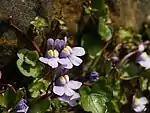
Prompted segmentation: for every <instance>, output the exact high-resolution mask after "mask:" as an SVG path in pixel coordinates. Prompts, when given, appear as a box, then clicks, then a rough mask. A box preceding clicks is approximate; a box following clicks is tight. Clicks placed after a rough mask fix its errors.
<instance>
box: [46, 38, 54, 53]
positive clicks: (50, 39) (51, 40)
mask: <svg viewBox="0 0 150 113" xmlns="http://www.w3.org/2000/svg"><path fill="white" fill-rule="evenodd" d="M53 47H54V40H53V39H52V38H49V39H48V40H47V49H48V50H49V49H52V48H53Z"/></svg>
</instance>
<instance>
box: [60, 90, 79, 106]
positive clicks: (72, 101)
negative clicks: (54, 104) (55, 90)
mask: <svg viewBox="0 0 150 113" xmlns="http://www.w3.org/2000/svg"><path fill="white" fill-rule="evenodd" d="M58 99H59V100H60V101H63V102H66V103H68V104H69V105H70V106H76V105H77V102H76V101H77V100H79V99H80V95H79V93H76V92H75V93H74V95H72V96H66V95H63V96H60V97H58Z"/></svg>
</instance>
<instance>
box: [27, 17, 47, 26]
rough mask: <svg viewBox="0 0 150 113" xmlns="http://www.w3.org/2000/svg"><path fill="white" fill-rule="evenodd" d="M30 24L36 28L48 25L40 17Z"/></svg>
mask: <svg viewBox="0 0 150 113" xmlns="http://www.w3.org/2000/svg"><path fill="white" fill-rule="evenodd" d="M30 23H31V24H32V25H33V26H34V27H37V28H39V27H45V26H48V23H47V22H46V21H45V19H43V18H41V17H36V18H35V20H34V21H32V22H30Z"/></svg>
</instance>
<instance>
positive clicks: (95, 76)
mask: <svg viewBox="0 0 150 113" xmlns="http://www.w3.org/2000/svg"><path fill="white" fill-rule="evenodd" d="M98 79H99V73H98V72H91V73H90V80H91V81H97V80H98Z"/></svg>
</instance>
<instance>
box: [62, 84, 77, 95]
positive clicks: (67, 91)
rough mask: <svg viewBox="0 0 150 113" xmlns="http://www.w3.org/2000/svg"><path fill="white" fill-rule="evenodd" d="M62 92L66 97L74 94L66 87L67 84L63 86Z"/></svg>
mask: <svg viewBox="0 0 150 113" xmlns="http://www.w3.org/2000/svg"><path fill="white" fill-rule="evenodd" d="M64 90H65V95H66V96H72V95H73V94H74V93H75V91H73V90H72V89H71V88H70V87H68V85H67V84H66V85H65V86H64Z"/></svg>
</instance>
